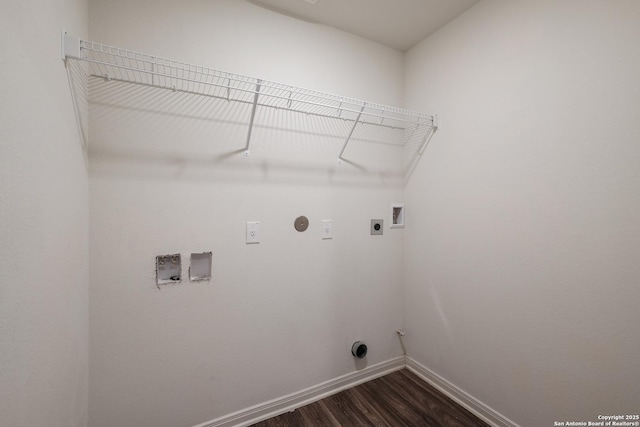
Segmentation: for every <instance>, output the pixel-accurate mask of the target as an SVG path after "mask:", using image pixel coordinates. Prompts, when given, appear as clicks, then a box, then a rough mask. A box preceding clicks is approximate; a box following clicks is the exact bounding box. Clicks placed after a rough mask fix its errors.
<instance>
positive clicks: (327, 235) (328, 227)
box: [322, 219, 333, 239]
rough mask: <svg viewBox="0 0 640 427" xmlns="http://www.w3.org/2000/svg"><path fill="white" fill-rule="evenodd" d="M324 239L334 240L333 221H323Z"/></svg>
mask: <svg viewBox="0 0 640 427" xmlns="http://www.w3.org/2000/svg"><path fill="white" fill-rule="evenodd" d="M322 238H323V239H333V220H331V219H325V220H323V221H322Z"/></svg>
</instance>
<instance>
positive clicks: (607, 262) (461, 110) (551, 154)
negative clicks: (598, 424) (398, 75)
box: [405, 0, 640, 426]
mask: <svg viewBox="0 0 640 427" xmlns="http://www.w3.org/2000/svg"><path fill="white" fill-rule="evenodd" d="M639 22H640V3H638V2H635V1H610V2H601V1H563V2H557V1H536V2H511V1H491V0H484V1H482V2H480V3H479V4H478V5H476V6H475V7H473V8H472V9H470V10H469V11H468V12H466V13H465V14H464V15H462V16H461V17H460V18H458V19H457V20H455V21H454V22H452V23H451V24H450V25H448V26H447V27H445V28H443V29H442V30H441V31H439V32H438V33H436V34H434V35H433V36H431V37H429V38H428V39H426V40H425V41H423V42H422V43H421V44H419V45H418V46H416V47H415V48H414V49H412V50H411V51H409V52H408V54H407V57H406V82H405V83H406V87H405V93H406V100H407V105H406V107H407V108H415V109H419V110H425V111H434V112H438V113H440V116H441V122H442V128H441V130H440V131H439V132H438V133H437V134H436V136H435V137H434V138H433V140H432V142H431V144H430V145H429V147H428V148H427V150H426V152H425V155H424V157H423V158H422V160H421V162H420V163H419V165H418V167H417V169H416V170H415V172H414V174H413V176H412V177H411V180H410V182H409V184H408V185H407V187H406V194H405V197H406V202H407V207H408V209H409V210H410V212H411V216H409V217H408V220H407V222H408V224H407V227H408V229H410V230H411V233H409V234H407V235H406V236H405V243H406V246H405V283H406V292H405V302H406V327H407V337H406V339H407V347H408V350H407V351H408V353H409V355H410V356H411V357H413V358H414V359H416V360H417V361H418V362H420V363H422V364H423V365H425V366H426V367H428V368H430V369H432V370H433V371H435V372H436V373H438V374H439V375H441V376H443V377H444V378H446V379H448V380H449V381H451V382H452V383H454V384H455V385H457V386H458V387H460V388H462V389H463V390H465V391H466V392H468V393H469V394H471V395H472V396H474V397H476V398H478V399H479V400H481V401H483V402H485V403H486V404H488V405H489V406H490V407H492V408H493V409H495V410H497V411H499V412H501V413H502V414H503V415H505V416H507V417H509V418H510V419H512V420H513V421H515V422H517V423H519V424H520V425H522V426H545V425H552V424H553V422H554V421H572V420H574V421H580V420H584V421H587V420H591V421H596V420H597V418H596V417H597V416H598V415H599V414H602V415H607V414H630V413H637V410H638V396H640V381H639V380H640V377H639V375H640V352H639V349H640V347H639V343H640V330H639V329H638V326H637V323H638V322H637V320H638V305H639V304H640V287H638V283H639V282H640V264H639V263H638V259H640V237H639V236H640V234H639V233H640V222H639V221H638V218H639V217H640V216H639V214H640V192H639V191H638V182H640V167H638V165H640V144H639V143H638V141H640V130H639V129H640V128H639V127H638V111H640V56H639V55H638V46H637V42H638V40H640V25H638V23H639Z"/></svg>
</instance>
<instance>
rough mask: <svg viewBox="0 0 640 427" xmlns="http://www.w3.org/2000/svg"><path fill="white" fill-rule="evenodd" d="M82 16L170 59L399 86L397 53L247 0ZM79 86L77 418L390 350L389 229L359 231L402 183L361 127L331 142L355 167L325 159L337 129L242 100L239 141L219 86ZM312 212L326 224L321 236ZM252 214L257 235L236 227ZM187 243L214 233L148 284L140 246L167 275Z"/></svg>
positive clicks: (223, 403) (396, 299) (343, 366)
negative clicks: (84, 203) (82, 374)
mask: <svg viewBox="0 0 640 427" xmlns="http://www.w3.org/2000/svg"><path fill="white" fill-rule="evenodd" d="M90 28H91V39H93V40H95V41H100V42H104V43H108V44H112V45H116V46H122V47H129V48H131V49H135V50H140V51H144V52H148V53H156V54H159V55H162V56H165V57H171V58H175V59H180V60H183V61H186V62H191V63H196V64H201V65H206V66H210V67H214V68H219V69H223V70H229V71H233V72H238V73H243V74H248V75H253V76H256V77H260V78H265V79H270V80H276V81H282V82H285V83H289V84H294V85H299V86H302V87H307V88H311V89H316V90H322V91H327V92H332V93H338V94H341V95H345V96H351V97H356V98H361V99H365V100H370V101H375V102H380V103H388V104H393V105H398V104H400V102H401V99H402V71H403V68H402V65H403V64H402V55H401V54H400V53H399V52H396V51H394V50H391V49H388V48H385V47H382V46H380V45H377V44H375V43H372V42H369V41H366V40H363V39H360V38H357V37H355V36H352V35H349V34H346V33H341V32H339V31H336V30H332V29H329V28H326V27H322V26H317V25H314V24H309V23H306V22H302V21H297V20H295V19H292V18H289V17H285V16H282V15H278V14H275V13H273V12H270V11H267V10H264V9H261V8H259V7H257V6H255V5H252V4H251V3H249V2H240V1H230V0H226V1H222V0H220V1H195V0H191V1H182V2H174V1H169V0H166V1H153V2H145V1H140V0H138V1H111V0H110V1H106V0H104V1H97V0H95V1H93V2H92V3H91V5H90ZM93 85H94V86H92V87H93V90H94V92H93V93H94V95H95V97H94V100H93V103H92V105H91V115H90V118H91V138H90V139H91V149H90V153H91V172H90V190H91V197H90V199H91V200H90V217H91V232H90V234H91V250H90V253H91V289H90V319H91V320H90V330H91V338H90V340H91V344H90V349H91V362H90V365H91V366H90V374H91V387H90V388H91V389H90V410H89V412H90V424H91V426H92V427H102V426H108V427H112V426H119V427H126V426H135V427H143V426H153V427H160V426H167V427H169V426H170V427H175V426H190V425H195V424H198V423H201V422H205V421H208V420H211V419H213V418H216V417H219V416H223V415H226V414H229V413H231V412H233V411H236V410H241V409H245V408H247V407H249V406H252V405H255V404H259V403H262V402H265V401H267V400H270V399H274V398H278V397H281V396H284V395H286V394H289V393H292V392H295V391H298V390H301V389H303V388H306V387H310V386H313V385H317V384H319V383H321V382H323V381H326V380H329V379H332V378H335V377H338V376H340V375H343V374H346V373H349V372H353V371H354V370H356V369H358V368H362V366H361V365H359V366H356V365H355V364H354V360H353V357H352V356H351V354H350V346H351V344H352V343H353V341H355V340H360V339H362V340H365V341H366V342H367V343H368V344H369V356H368V361H367V363H368V364H369V365H373V364H375V363H378V362H382V361H386V360H389V359H392V358H394V357H397V356H400V355H402V349H401V347H400V345H399V342H398V340H397V337H396V334H395V329H396V328H398V327H401V326H402V319H403V316H402V291H401V282H402V241H403V230H388V229H387V230H386V232H385V235H384V236H382V237H372V236H370V235H369V221H370V219H371V218H385V219H386V220H388V218H387V217H388V210H389V204H390V203H392V202H398V201H401V200H400V199H401V195H402V189H401V185H400V184H401V183H400V180H399V179H397V176H394V175H393V169H394V165H395V163H396V161H397V160H398V159H399V156H396V157H394V156H395V154H393V153H391V152H390V150H389V148H388V147H384V146H380V145H379V144H368V143H364V142H362V141H360V142H355V143H354V145H353V146H350V147H349V149H348V151H347V153H346V154H347V157H349V158H350V159H352V160H353V161H354V162H356V163H359V164H360V166H362V167H363V168H365V169H364V170H363V169H360V168H358V167H356V166H353V165H351V164H344V165H341V166H340V167H337V166H336V157H337V155H338V153H339V151H340V148H341V144H342V142H343V138H344V136H345V135H346V134H347V133H348V128H345V127H341V126H339V127H337V128H335V127H334V128H332V127H331V126H335V125H328V124H327V123H326V122H323V121H322V120H320V121H314V120H313V119H311V118H300V117H294V118H286V117H284V116H281V115H279V113H277V112H276V113H273V112H272V113H265V112H259V115H258V117H257V119H256V120H257V123H256V124H257V127H256V129H255V130H254V141H253V146H252V157H251V159H245V158H243V157H242V155H241V154H240V153H238V152H237V150H239V149H242V147H243V146H244V142H245V135H246V128H245V127H242V126H234V125H227V124H225V123H219V122H217V121H215V120H212V119H211V117H212V116H214V114H215V112H216V111H217V109H218V108H219V107H221V104H220V103H219V102H215V101H212V100H210V99H204V98H198V97H194V96H184V95H181V94H178V93H176V94H174V93H167V92H163V91H157V90H152V89H149V88H127V89H124V88H123V87H121V86H119V85H118V84H116V83H113V82H111V83H109V82H94V83H93ZM106 86H111V88H110V90H108V91H107V90H102V89H103V88H104V87H106ZM223 118H224V119H225V120H226V121H234V120H242V121H244V122H246V121H247V118H248V116H247V111H239V110H236V109H232V110H231V112H229V113H224V114H223ZM345 126H346V125H345ZM291 127H293V128H294V129H296V130H297V131H296V132H288V131H286V130H283V129H281V128H291ZM327 132H329V133H330V134H331V135H332V136H330V137H327V136H322V134H324V133H327ZM319 134H320V135H319ZM382 160H386V163H385V162H382ZM389 168H390V169H391V172H389V171H388V170H387V172H385V173H379V172H378V171H379V169H389ZM299 215H306V216H308V217H309V219H310V221H311V226H310V229H309V230H308V231H307V232H305V233H298V232H296V231H295V230H294V228H293V220H294V219H295V218H296V217H297V216H299ZM329 218H331V219H333V220H334V233H335V237H334V239H333V240H324V241H323V240H321V239H320V221H321V220H323V219H329ZM253 220H256V221H261V223H262V233H263V235H262V242H261V243H260V244H258V245H246V244H245V241H244V239H245V234H244V233H245V222H246V221H253ZM201 251H213V279H212V280H211V281H210V282H209V283H189V281H183V283H181V284H179V285H174V286H169V287H163V288H162V289H160V290H158V289H157V287H156V285H155V273H154V262H155V256H156V255H160V254H168V253H176V252H180V253H182V254H183V257H184V258H185V259H184V260H183V269H184V273H185V274H186V273H187V268H188V264H189V260H188V256H189V254H190V253H191V252H201Z"/></svg>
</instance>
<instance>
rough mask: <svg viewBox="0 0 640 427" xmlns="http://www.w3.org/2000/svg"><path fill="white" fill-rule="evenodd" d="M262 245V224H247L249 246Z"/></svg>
mask: <svg viewBox="0 0 640 427" xmlns="http://www.w3.org/2000/svg"><path fill="white" fill-rule="evenodd" d="M250 243H260V222H259V221H249V222H247V244H250Z"/></svg>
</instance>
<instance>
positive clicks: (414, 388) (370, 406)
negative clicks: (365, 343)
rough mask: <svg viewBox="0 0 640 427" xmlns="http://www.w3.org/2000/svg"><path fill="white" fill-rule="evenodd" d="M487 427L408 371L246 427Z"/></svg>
mask: <svg viewBox="0 0 640 427" xmlns="http://www.w3.org/2000/svg"><path fill="white" fill-rule="evenodd" d="M318 426H344V427H348V426H377V427H381V426H387V427H389V426H390V427H399V426H402V427H404V426H407V427H413V426H430V427H436V426H446V427H487V426H489V425H488V424H487V423H485V422H484V421H482V420H480V419H479V418H477V417H476V416H475V415H473V414H472V413H470V412H469V411H467V410H466V409H464V408H463V407H462V406H460V405H458V404H457V403H456V402H454V401H453V400H451V399H450V398H448V397H447V396H445V395H444V394H442V393H441V392H440V391H438V390H437V389H436V388H434V387H433V386H431V385H430V384H428V383H426V382H424V381H423V380H422V379H420V378H419V377H418V376H417V375H415V374H414V373H413V372H411V371H409V370H407V369H402V370H400V371H396V372H393V373H391V374H388V375H385V376H384V377H381V378H377V379H375V380H372V381H369V382H366V383H364V384H360V385H358V386H356V387H353V388H351V389H348V390H345V391H342V392H340V393H337V394H334V395H333V396H329V397H326V398H324V399H322V400H319V401H317V402H314V403H311V404H309V405H307V406H303V407H302V408H298V409H296V410H295V411H293V412H288V413H286V414H282V415H280V416H277V417H275V418H271V419H268V420H266V421H262V422H259V423H257V424H254V425H253V426H252V427H318Z"/></svg>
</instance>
